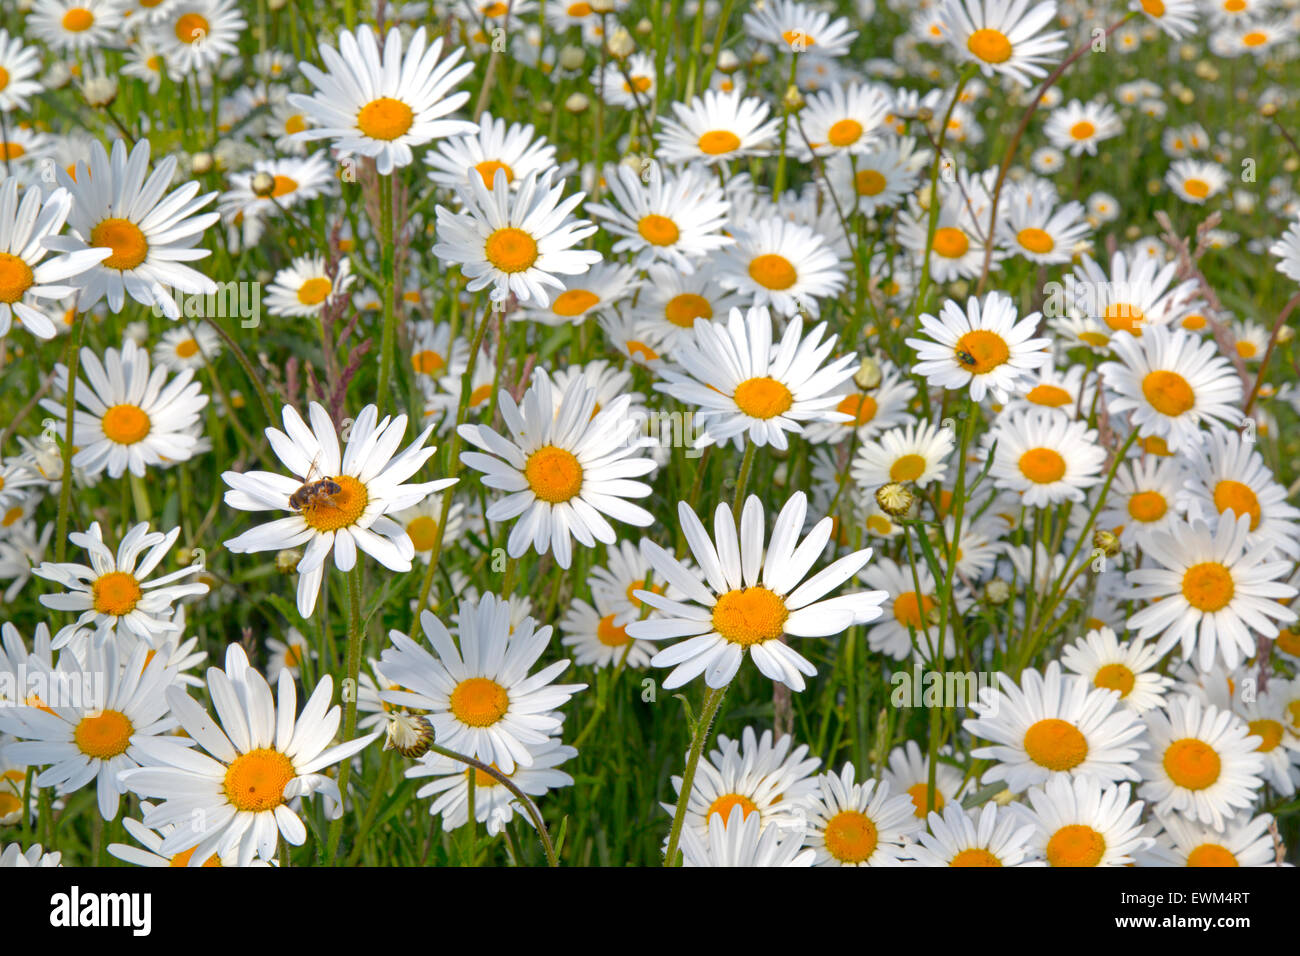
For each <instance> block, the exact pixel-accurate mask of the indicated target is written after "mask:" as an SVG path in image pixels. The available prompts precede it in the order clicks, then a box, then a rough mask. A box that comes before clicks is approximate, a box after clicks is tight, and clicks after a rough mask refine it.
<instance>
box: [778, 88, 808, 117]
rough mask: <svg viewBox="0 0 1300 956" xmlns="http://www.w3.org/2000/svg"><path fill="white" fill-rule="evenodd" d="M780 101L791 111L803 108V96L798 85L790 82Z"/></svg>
mask: <svg viewBox="0 0 1300 956" xmlns="http://www.w3.org/2000/svg"><path fill="white" fill-rule="evenodd" d="M781 102H782V103H783V104H785V108H786V109H787V110H789V111H790V112H791V113H794V112H797V111H798V110H801V109H803V104H804V98H803V94H802V93H800V92H799V87H797V86H795V85H794V84H793V83H791V84H790V86H789V87H788V88H787V89H786V91H785V96H783V97H781Z"/></svg>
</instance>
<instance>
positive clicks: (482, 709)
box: [451, 677, 510, 727]
mask: <svg viewBox="0 0 1300 956" xmlns="http://www.w3.org/2000/svg"><path fill="white" fill-rule="evenodd" d="M509 709H510V695H509V694H507V693H506V689H505V688H504V687H502V686H501V685H500V684H498V683H497V682H496V681H494V680H490V679H489V678H487V677H467V678H466V679H465V680H463V681H461V682H460V683H459V684H457V685H456V689H455V690H453V691H452V692H451V712H452V713H453V714H455V715H456V719H457V720H459V721H460V722H461V723H462V724H468V725H469V726H471V727H490V726H492V725H493V724H495V723H496V722H497V721H498V720H500V719H501V718H502V717H504V716H505V713H506V711H507V710H509Z"/></svg>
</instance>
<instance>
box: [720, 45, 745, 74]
mask: <svg viewBox="0 0 1300 956" xmlns="http://www.w3.org/2000/svg"><path fill="white" fill-rule="evenodd" d="M739 69H740V57H738V56H736V54H734V53H732V52H731V51H730V50H723V51H722V52H721V53H719V54H718V72H720V73H726V74H727V75H728V76H730V75H731V74H732V73H735V72H736V71H737V70H739Z"/></svg>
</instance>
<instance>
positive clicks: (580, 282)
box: [509, 262, 641, 325]
mask: <svg viewBox="0 0 1300 956" xmlns="http://www.w3.org/2000/svg"><path fill="white" fill-rule="evenodd" d="M561 282H562V283H563V289H564V291H563V292H561V293H560V294H559V295H557V296H556V297H555V298H554V299H552V300H551V302H550V304H549V305H548V306H546V307H544V308H536V307H531V306H524V307H523V308H521V309H517V310H515V311H513V312H510V313H509V317H510V319H511V320H514V321H528V322H540V323H542V324H543V325H581V324H582V323H583V322H584V321H586V320H587V319H588V318H595V317H596V315H597V314H598V313H600V312H603V311H605V310H607V309H610V308H612V307H613V306H615V305H617V304H618V303H620V302H622V301H624V300H626V299H627V297H628V296H631V295H633V294H635V293H637V292H638V291H639V290H640V288H641V281H640V279H639V278H638V276H637V270H636V269H634V268H633V267H632V266H628V265H623V264H621V263H617V262H598V263H597V264H596V265H594V266H592V267H591V268H590V269H589V270H587V271H586V272H585V273H583V274H582V275H576V276H566V277H565V278H564V279H562V280H561Z"/></svg>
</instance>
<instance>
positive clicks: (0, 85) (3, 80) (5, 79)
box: [0, 66, 9, 90]
mask: <svg viewBox="0 0 1300 956" xmlns="http://www.w3.org/2000/svg"><path fill="white" fill-rule="evenodd" d="M8 85H9V71H8V70H6V69H5V68H4V67H3V66H0V90H3V89H4V88H5V87H6V86H8Z"/></svg>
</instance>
